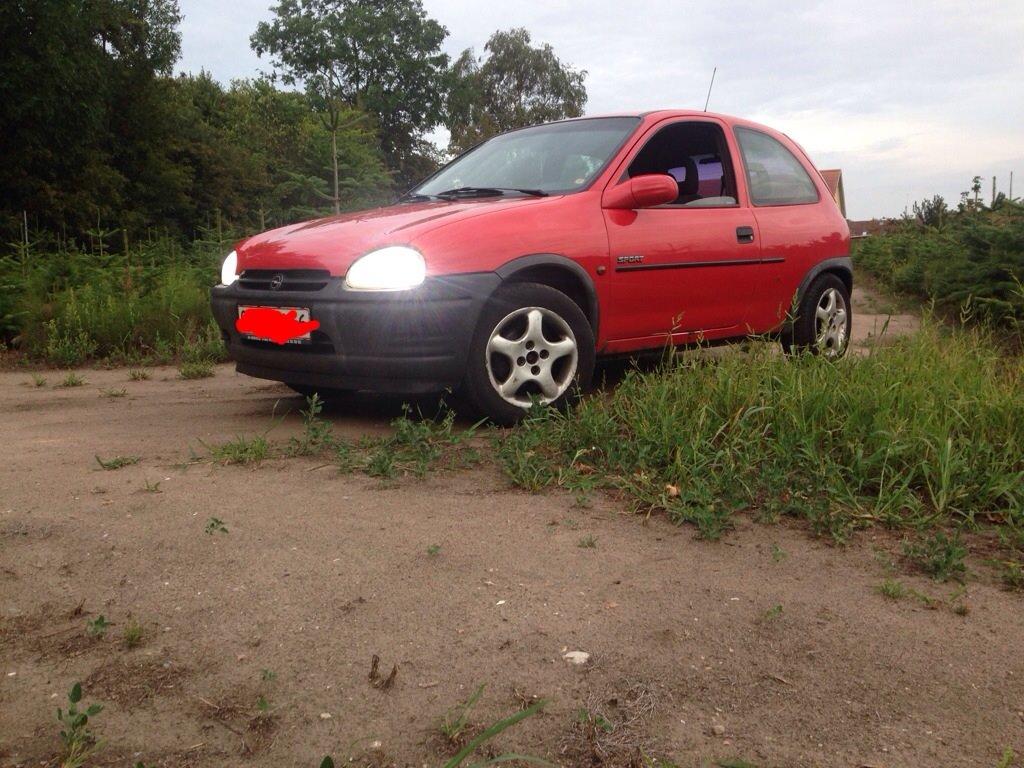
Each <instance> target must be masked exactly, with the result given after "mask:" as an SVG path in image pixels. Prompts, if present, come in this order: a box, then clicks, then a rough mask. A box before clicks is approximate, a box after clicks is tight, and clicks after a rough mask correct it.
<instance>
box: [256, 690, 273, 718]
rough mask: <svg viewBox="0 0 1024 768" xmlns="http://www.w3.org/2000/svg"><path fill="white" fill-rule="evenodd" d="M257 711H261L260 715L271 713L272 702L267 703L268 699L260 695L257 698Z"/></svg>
mask: <svg viewBox="0 0 1024 768" xmlns="http://www.w3.org/2000/svg"><path fill="white" fill-rule="evenodd" d="M256 709H258V710H259V711H260V714H264V715H265V714H266V713H267V712H269V711H270V702H269V701H267V697H266V696H264V695H262V694H260V695H259V696H258V697H257V698H256Z"/></svg>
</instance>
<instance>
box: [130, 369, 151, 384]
mask: <svg viewBox="0 0 1024 768" xmlns="http://www.w3.org/2000/svg"><path fill="white" fill-rule="evenodd" d="M128 378H129V379H131V380H132V381H148V380H149V371H144V370H142V369H141V368H132V369H131V370H130V371H128Z"/></svg>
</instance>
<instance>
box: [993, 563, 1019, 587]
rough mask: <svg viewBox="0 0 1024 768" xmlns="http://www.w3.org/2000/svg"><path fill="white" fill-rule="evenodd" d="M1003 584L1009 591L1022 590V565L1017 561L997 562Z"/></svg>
mask: <svg viewBox="0 0 1024 768" xmlns="http://www.w3.org/2000/svg"><path fill="white" fill-rule="evenodd" d="M998 567H999V573H1000V576H1001V578H1002V580H1003V584H1005V585H1006V587H1007V588H1009V589H1024V563H1021V562H1020V561H1017V560H1000V561H998Z"/></svg>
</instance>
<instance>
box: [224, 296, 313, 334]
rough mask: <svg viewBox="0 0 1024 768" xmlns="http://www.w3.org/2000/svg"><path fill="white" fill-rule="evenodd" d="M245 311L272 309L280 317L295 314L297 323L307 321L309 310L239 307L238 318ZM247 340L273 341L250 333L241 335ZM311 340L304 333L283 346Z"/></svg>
mask: <svg viewBox="0 0 1024 768" xmlns="http://www.w3.org/2000/svg"><path fill="white" fill-rule="evenodd" d="M247 309H274V310H277V311H278V312H280V313H281V314H282V315H287V314H288V313H289V312H294V313H295V320H296V321H297V322H306V321H308V320H309V308H308V307H260V306H252V305H246V306H239V307H238V316H239V317H241V316H242V315H243V314H244V313H245V311H246V310H247ZM242 336H244V337H245V338H247V339H250V340H251V341H273V339H269V338H265V337H262V336H255V335H253V334H251V333H244V332H243V333H242ZM312 341H313V338H312V336H311V335H310V334H309V333H304V334H303V335H301V336H296V337H295V338H294V339H289V340H288V341H286V342H285V344H310V343H312Z"/></svg>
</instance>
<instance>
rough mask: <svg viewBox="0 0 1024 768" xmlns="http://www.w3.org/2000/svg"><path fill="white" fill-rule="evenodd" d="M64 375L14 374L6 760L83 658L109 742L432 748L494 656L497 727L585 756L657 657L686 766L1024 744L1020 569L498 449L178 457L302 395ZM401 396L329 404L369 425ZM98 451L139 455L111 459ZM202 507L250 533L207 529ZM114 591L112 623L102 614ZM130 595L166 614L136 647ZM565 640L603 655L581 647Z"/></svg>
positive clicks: (40, 740)
mask: <svg viewBox="0 0 1024 768" xmlns="http://www.w3.org/2000/svg"><path fill="white" fill-rule="evenodd" d="M861 330H863V328H862V329H861ZM858 332H860V331H858ZM46 375H47V377H48V379H49V380H50V381H49V383H48V384H47V386H45V387H41V388H36V387H33V386H31V382H29V381H28V379H29V377H28V375H27V374H25V373H18V372H6V373H2V374H0V409H2V413H0V420H2V421H0V423H2V424H3V429H2V434H3V452H4V453H3V455H4V458H5V462H4V466H3V468H2V469H0V621H2V624H0V660H2V661H0V664H2V667H0V765H5V766H6V765H24V766H28V765H39V764H40V763H39V761H40V760H45V759H47V758H49V757H52V756H53V755H54V753H55V751H56V749H57V747H58V738H57V732H58V728H57V726H56V722H55V720H54V709H55V707H56V706H57V705H58V704H60V703H61V699H62V697H63V695H64V692H65V691H66V690H67V689H68V688H69V687H70V685H71V683H72V682H74V681H76V680H82V681H85V682H86V696H87V698H89V699H96V700H100V701H103V702H104V703H105V704H106V708H105V710H104V711H103V712H102V713H101V714H100V715H99V716H97V717H96V718H95V719H94V722H95V727H96V730H97V731H98V732H99V733H101V734H102V735H103V736H104V738H105V739H106V741H107V746H106V747H105V749H104V751H103V752H102V753H101V754H100V756H99V757H98V758H97V761H96V762H95V764H96V765H120V766H127V765H129V764H132V765H133V764H134V763H135V761H136V760H139V759H141V760H144V761H145V764H146V765H147V766H151V765H165V766H182V765H188V766H204V767H205V766H211V767H212V766H224V765H252V766H268V767H269V766H275V768H276V767H277V766H316V765H318V764H319V759H320V757H322V756H323V755H324V754H325V753H327V752H331V753H333V754H334V755H335V756H336V758H337V757H339V756H340V757H344V756H345V755H346V754H347V752H346V750H347V747H348V745H349V744H350V743H352V742H353V741H354V740H356V739H368V738H375V739H379V740H380V742H381V747H380V749H379V750H378V751H377V752H376V753H374V754H376V755H377V757H378V758H380V762H382V763H386V762H387V761H389V760H394V761H396V762H397V763H398V764H400V765H406V764H408V765H417V766H419V765H437V764H440V763H441V762H442V759H441V757H440V752H439V751H438V747H437V744H436V740H437V734H438V727H437V725H438V722H439V720H440V718H441V717H442V716H443V715H444V713H445V712H446V711H447V710H448V709H449V707H451V706H452V705H453V704H455V703H456V702H457V701H459V700H462V699H465V698H466V697H468V696H469V694H470V693H471V692H472V691H473V690H474V688H475V687H476V686H477V685H478V684H480V683H487V686H488V688H487V692H486V693H485V695H484V698H483V700H482V702H481V704H480V705H479V706H478V709H477V710H476V711H475V713H474V717H473V720H474V721H476V722H477V723H484V722H489V720H490V719H493V718H496V717H498V716H500V715H502V714H505V713H508V712H511V711H514V710H515V709H516V708H517V707H518V706H519V702H520V699H519V698H518V697H519V695H522V696H525V697H527V699H529V697H532V696H535V695H536V696H542V697H546V698H549V699H551V700H552V703H551V705H550V706H549V707H548V710H547V712H546V714H544V715H543V716H542V717H538V718H534V719H532V720H529V721H527V722H526V723H525V724H524V725H523V726H521V727H520V728H519V729H517V730H516V731H513V732H509V733H507V734H506V735H505V736H504V737H503V738H502V739H501V741H500V742H499V744H500V746H501V747H502V748H515V749H517V750H523V751H529V752H532V753H535V754H540V755H544V756H546V757H548V758H549V759H551V760H554V761H556V762H561V763H563V764H592V761H591V760H590V758H588V757H587V756H586V755H585V754H584V753H580V752H576V751H572V750H570V751H563V750H564V747H565V744H566V743H567V742H568V743H569V744H570V745H571V744H573V743H577V742H574V733H575V730H574V728H575V726H574V723H575V722H576V721H577V719H578V711H579V709H580V708H581V707H589V708H590V709H591V710H592V711H596V710H600V711H601V712H602V713H603V714H605V715H606V716H607V717H608V718H609V719H610V720H612V721H613V722H621V721H622V720H623V719H624V718H625V717H626V715H625V714H624V713H623V712H622V709H623V707H624V702H626V701H627V700H628V699H629V695H630V693H629V692H630V690H632V691H633V692H634V693H635V692H636V691H637V690H640V689H638V688H636V687H635V686H636V684H640V685H641V686H642V689H643V690H644V691H646V692H649V694H650V697H651V700H653V702H654V707H653V711H652V712H651V713H650V714H649V716H648V717H647V719H646V720H645V721H643V722H642V723H641V724H640V727H639V728H637V729H636V731H635V733H633V734H632V736H631V740H633V741H635V742H637V743H641V744H644V745H646V746H647V748H648V749H649V750H653V751H654V753H656V754H660V755H666V756H669V757H671V758H672V759H673V760H674V761H675V762H676V763H677V764H678V765H680V766H697V765H704V764H710V763H709V762H707V761H712V760H718V759H724V758H742V759H745V760H747V761H749V762H750V763H751V764H754V765H757V766H767V765H771V766H862V765H870V766H886V767H887V768H888V767H890V766H921V765H936V766H939V765H941V766H978V765H983V766H993V765H995V764H996V762H997V760H998V759H999V757H1000V756H1001V754H1002V752H1003V750H1004V748H1005V747H1007V746H1013V747H1014V748H1015V749H1017V751H1018V753H1020V752H1022V751H1024V656H1022V654H1021V652H1020V648H1021V645H1020V643H1021V638H1022V637H1024V611H1022V610H1021V609H1022V603H1021V599H1020V597H1019V596H1015V595H1012V594H1009V593H1006V592H1003V591H1001V590H1000V589H998V588H997V587H996V586H994V585H991V584H989V583H987V582H985V581H984V580H982V581H977V580H976V581H972V582H970V583H969V585H968V589H967V593H966V595H965V596H964V597H963V598H961V600H962V602H966V603H967V604H969V606H970V609H971V610H970V612H969V613H968V614H967V615H965V616H961V615H957V614H955V613H954V612H953V611H952V610H950V608H949V607H948V605H941V606H939V607H937V608H935V609H929V608H927V607H925V606H924V604H923V602H922V601H920V600H917V599H913V598H908V599H905V600H903V601H900V602H891V601H887V600H885V599H884V598H882V597H881V596H880V595H879V594H877V593H876V591H875V587H876V586H877V585H878V584H879V583H880V582H881V581H882V579H883V578H885V576H886V574H887V565H886V562H887V560H888V555H886V554H885V552H886V551H888V550H891V548H892V546H891V545H892V541H891V537H890V536H888V535H886V534H884V533H881V532H879V533H878V534H875V535H877V536H878V539H877V540H875V539H874V538H873V537H872V535H870V534H868V535H864V536H862V537H861V538H860V539H858V541H857V542H855V543H854V544H853V545H851V546H849V547H847V548H844V549H837V548H834V547H831V546H828V545H827V544H826V543H825V542H823V541H819V540H814V539H812V538H810V537H809V535H807V534H806V533H805V532H803V531H802V530H799V529H797V528H791V527H788V526H785V525H780V526H770V527H769V526H761V525H755V524H752V523H748V522H746V521H744V522H742V523H741V526H740V529H739V530H738V531H737V532H736V533H735V534H733V535H731V536H729V537H727V539H726V540H724V541H723V542H720V543H717V544H709V543H705V542H700V541H696V540H694V538H693V531H692V529H689V528H675V527H673V526H671V525H669V524H667V523H666V522H665V521H663V520H659V519H652V520H650V521H648V522H647V523H646V524H645V523H643V522H642V521H641V520H638V519H636V518H633V517H632V516H629V515H626V514H624V510H623V509H622V508H621V507H619V506H617V505H616V504H615V503H614V502H612V501H611V500H609V499H603V498H601V499H596V500H595V501H594V505H593V506H592V507H590V508H578V507H575V506H574V504H573V499H572V498H571V497H569V496H567V495H564V494H561V493H549V494H542V495H530V494H525V493H520V492H516V491H513V490H510V489H509V488H508V485H507V483H506V482H505V481H504V479H503V478H502V477H501V476H500V474H499V473H498V472H497V471H496V470H495V469H493V468H492V467H490V466H488V465H486V464H485V465H483V466H482V467H480V468H478V469H473V470H466V471H460V472H455V473H434V474H431V475H429V476H428V477H427V478H426V479H424V480H422V481H417V480H415V479H412V478H407V479H403V480H401V481H399V482H397V483H393V484H390V485H382V484H381V483H379V482H378V481H376V480H373V479H370V478H367V477H364V476H362V475H354V476H347V475H341V474H339V473H338V472H337V471H336V470H335V469H334V468H333V467H322V466H320V465H321V464H323V460H313V459H290V460H273V461H268V462H266V463H264V464H263V465H262V466H260V467H258V468H255V469H253V468H240V467H219V466H212V465H210V464H206V463H200V464H191V465H187V466H186V465H183V464H182V462H185V461H187V459H188V457H189V447H190V446H192V447H193V448H194V449H195V450H196V451H197V452H199V453H202V448H201V446H200V444H199V442H198V441H199V440H203V441H207V442H216V441H222V440H225V439H229V438H232V437H234V436H236V435H237V434H247V435H251V434H253V433H255V432H258V431H262V430H264V429H267V428H269V427H271V425H272V423H273V414H274V413H275V412H276V413H277V414H282V413H287V415H285V416H284V417H283V420H282V421H281V422H280V423H279V424H277V425H276V426H273V428H272V429H271V431H270V433H269V436H270V437H271V438H272V439H275V440H284V439H286V438H287V436H289V435H291V434H294V433H295V432H296V431H297V429H298V418H297V415H296V411H297V409H298V408H299V407H300V406H301V402H300V400H299V398H297V397H294V396H292V395H291V394H290V392H289V391H288V390H286V389H285V388H283V387H280V386H277V385H274V384H268V383H264V382H259V381H255V380H251V379H247V378H244V377H241V376H238V375H236V374H235V373H234V372H233V371H232V370H231V368H230V367H228V366H221V367H220V368H218V370H217V375H216V376H215V377H214V378H212V379H206V380H201V381H194V382H188V381H181V380H178V379H177V378H176V377H175V372H174V371H173V370H172V369H155V370H154V376H153V379H152V380H150V381H141V382H132V381H129V380H128V376H127V372H126V371H124V370H112V371H92V370H90V371H85V372H84V373H83V375H84V377H85V378H86V379H87V384H86V385H85V386H83V387H80V388H76V389H56V388H53V386H52V385H53V384H54V383H56V382H57V381H58V380H59V379H60V378H61V377H62V375H63V374H61V373H58V372H55V371H51V372H48V373H47V374H46ZM121 387H124V388H125V389H126V390H127V395H126V397H123V398H110V397H104V396H103V395H102V392H101V390H103V389H110V388H121ZM399 407H400V406H399V404H398V403H396V402H392V401H375V400H356V401H353V402H352V403H350V404H349V406H347V408H346V410H345V411H336V412H332V413H330V414H328V416H329V417H330V419H331V421H332V422H333V423H334V426H335V429H336V430H337V431H339V432H341V433H343V434H347V435H350V436H354V435H358V434H363V433H366V432H381V431H383V430H385V429H386V428H387V423H388V421H389V419H390V418H392V417H394V416H395V415H396V414H397V413H398V411H399ZM346 411H347V412H346ZM353 411H355V412H353ZM95 454H99V455H100V456H101V457H103V458H105V459H106V458H110V457H111V456H114V455H138V456H141V457H142V458H141V461H140V462H139V463H138V464H136V465H134V466H129V467H126V468H124V469H120V470H117V471H110V472H106V471H102V470H101V469H100V468H99V467H98V466H97V464H96V461H95V459H94V455H95ZM156 482H159V483H160V486H159V491H160V492H159V493H151V492H147V491H146V490H145V486H146V484H147V483H150V484H153V483H156ZM211 516H216V517H218V518H219V519H221V520H223V522H224V524H225V525H226V526H227V528H228V530H229V532H228V533H225V534H207V533H205V532H204V527H205V525H206V523H207V521H208V519H209V518H210V517H211ZM585 536H593V537H594V538H595V540H596V547H594V548H585V547H580V546H578V544H579V542H580V540H581V539H582V538H583V537H585ZM431 545H440V549H439V550H438V551H437V554H436V555H430V554H428V552H427V549H428V547H430V546H431ZM899 578H901V579H902V580H903V581H904V583H906V584H907V585H908V586H911V587H913V588H914V589H916V590H918V591H919V592H920V593H922V594H927V595H930V596H932V597H935V598H938V599H942V600H948V599H949V598H950V597H951V595H952V593H953V592H954V587H953V586H951V585H938V584H935V583H933V582H930V581H927V580H924V579H919V578H915V577H908V576H903V575H900V576H899ZM79 604H81V605H82V613H81V614H80V615H73V614H74V611H75V608H76V606H78V605H79ZM777 606H781V609H779V608H777ZM99 614H103V615H104V616H105V617H106V618H107V620H109V621H112V622H114V625H113V626H112V627H111V628H110V630H109V631H108V633H107V636H106V637H105V639H103V640H99V641H93V640H90V639H89V638H88V637H87V636H86V634H85V631H84V630H85V622H86V621H87V620H90V619H95V618H96V617H97V616H98V615H99ZM129 617H134V618H136V619H137V620H138V621H140V622H141V623H142V624H143V625H144V627H145V630H146V634H145V637H144V640H143V642H142V644H141V645H140V646H139V647H138V648H135V649H132V650H128V649H125V648H124V647H122V645H121V643H120V638H121V634H122V630H123V627H124V625H125V623H126V622H127V621H128V620H129ZM563 648H567V649H569V650H583V651H586V652H589V653H591V654H592V661H591V663H590V664H588V665H586V666H584V667H579V668H577V667H572V666H570V665H569V664H567V663H566V662H565V661H563V660H562V658H561V654H562V649H563ZM373 654H379V656H380V658H381V660H382V667H384V668H385V671H387V670H390V668H391V665H392V664H398V666H399V671H398V675H397V678H396V682H395V685H394V687H393V689H392V690H390V691H387V692H383V691H380V690H378V689H376V688H374V687H372V686H371V685H369V683H368V681H367V673H368V671H369V666H370V659H371V656H372V655H373ZM264 670H269V671H270V673H272V675H266V677H272V679H269V680H266V679H264V677H265V675H264V672H263V671H264ZM260 696H263V697H264V698H265V700H266V701H267V702H268V706H269V707H270V711H271V713H272V719H271V723H270V724H269V725H268V724H267V723H266V722H265V721H261V720H259V719H258V718H255V715H256V714H257V713H258V709H257V704H256V702H257V700H258V698H259V697H260ZM612 700H617V702H618V706H616V705H614V704H612V703H610V702H611V701H612ZM323 714H329V715H330V717H329V718H325V717H323ZM715 726H722V727H723V728H724V731H722V730H721V729H719V731H720V732H717V733H716V728H715ZM619 733H620V734H621V731H620V732H619ZM366 743H368V742H363V743H362V744H364V745H365V744H366ZM357 751H359V750H358V749H354V750H353V752H357ZM612 757H613V758H614V757H615V756H614V755H613V756H612ZM614 763H615V760H611V761H610V762H609V764H614Z"/></svg>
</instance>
